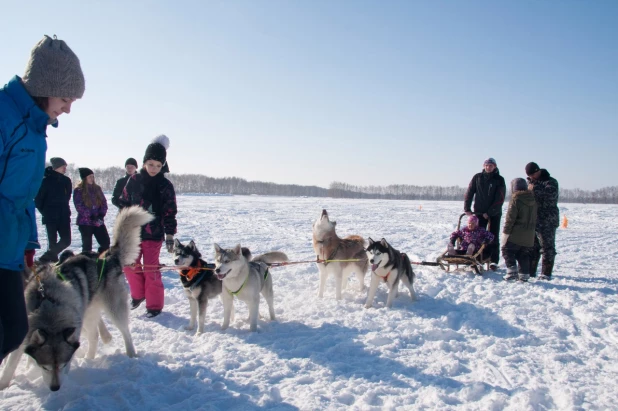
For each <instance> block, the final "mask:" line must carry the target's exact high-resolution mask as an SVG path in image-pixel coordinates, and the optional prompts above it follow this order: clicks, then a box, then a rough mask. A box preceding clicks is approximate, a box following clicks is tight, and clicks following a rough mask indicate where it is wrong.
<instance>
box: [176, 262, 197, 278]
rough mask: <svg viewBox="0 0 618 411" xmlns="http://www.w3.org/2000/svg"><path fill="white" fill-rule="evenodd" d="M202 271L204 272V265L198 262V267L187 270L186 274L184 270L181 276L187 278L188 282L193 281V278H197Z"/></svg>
mask: <svg viewBox="0 0 618 411" xmlns="http://www.w3.org/2000/svg"><path fill="white" fill-rule="evenodd" d="M200 271H202V263H201V262H200V261H198V262H197V267H191V268H190V269H189V270H187V272H186V273H185V270H182V271H181V272H180V275H182V276H183V277H187V280H189V281H191V280H193V277H195V276H196V275H197V274H198V273H199V272H200Z"/></svg>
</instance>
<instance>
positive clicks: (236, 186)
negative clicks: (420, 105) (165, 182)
mask: <svg viewBox="0 0 618 411" xmlns="http://www.w3.org/2000/svg"><path fill="white" fill-rule="evenodd" d="M93 171H94V173H95V180H96V183H97V184H98V185H100V186H101V187H102V188H103V191H106V192H111V191H112V190H113V189H114V185H115V184H116V180H118V179H119V178H120V177H122V176H123V175H124V174H125V171H124V168H121V167H108V168H103V169H93ZM67 176H69V177H70V178H71V180H73V183H74V184H77V182H79V181H80V177H79V171H78V170H77V168H76V167H75V166H74V165H73V164H69V166H68V167H67ZM168 178H169V179H170V181H172V183H174V188H175V190H176V193H178V194H189V193H195V194H226V195H250V194H258V195H271V196H292V197H299V196H307V197H332V198H364V199H388V200H435V201H444V200H451V201H460V200H463V197H464V194H465V192H466V188H465V187H457V186H450V187H440V186H416V185H407V184H393V185H389V186H355V185H351V184H346V183H342V182H337V181H335V182H332V183H331V184H330V186H329V187H328V188H323V187H317V186H301V185H297V184H275V183H265V182H262V181H247V180H245V179H242V178H238V177H222V178H214V177H208V176H205V175H201V174H168ZM560 202H562V203H595V204H618V186H613V187H605V188H601V189H599V190H594V191H587V190H581V189H579V188H575V189H568V188H562V189H560Z"/></svg>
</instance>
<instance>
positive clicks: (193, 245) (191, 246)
mask: <svg viewBox="0 0 618 411" xmlns="http://www.w3.org/2000/svg"><path fill="white" fill-rule="evenodd" d="M187 247H189V248H191V249H193V250H195V249H196V247H195V243H194V242H193V240H191V241H189V244H188V245H187Z"/></svg>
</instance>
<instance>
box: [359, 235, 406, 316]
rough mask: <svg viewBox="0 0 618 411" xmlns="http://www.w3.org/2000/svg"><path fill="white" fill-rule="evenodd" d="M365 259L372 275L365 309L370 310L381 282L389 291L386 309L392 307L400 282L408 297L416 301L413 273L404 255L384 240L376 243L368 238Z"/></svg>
mask: <svg viewBox="0 0 618 411" xmlns="http://www.w3.org/2000/svg"><path fill="white" fill-rule="evenodd" d="M367 258H368V259H369V262H370V263H371V272H372V275H371V284H370V285H369V292H368V293H367V301H366V302H365V308H371V303H372V301H373V298H374V297H375V295H376V291H377V290H378V286H379V285H380V282H382V281H384V282H385V283H386V285H387V286H388V290H389V291H388V298H387V300H386V306H387V307H388V308H390V307H391V306H392V305H393V300H394V299H395V297H397V288H398V286H399V281H400V280H401V281H402V282H403V284H404V285H405V286H406V287H408V290H410V297H412V300H413V301H414V300H416V293H415V292H414V278H415V275H414V271H412V264H410V259H409V258H408V256H407V255H406V254H403V253H400V252H399V251H397V250H395V249H394V248H393V247H392V246H391V245H390V244H389V243H387V242H386V240H385V239H382V240H381V241H380V242H376V241H373V240H372V239H371V238H369V246H368V247H367Z"/></svg>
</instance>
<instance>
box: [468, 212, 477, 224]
mask: <svg viewBox="0 0 618 411" xmlns="http://www.w3.org/2000/svg"><path fill="white" fill-rule="evenodd" d="M468 222H469V223H470V222H474V224H477V225H478V223H479V218H478V217H477V216H475V215H474V214H472V215H471V216H470V217H468Z"/></svg>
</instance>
